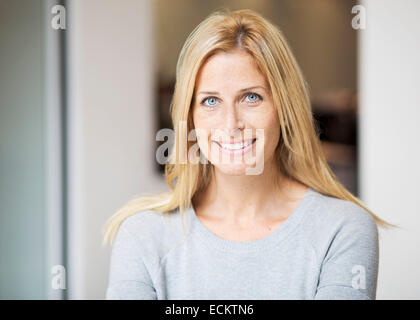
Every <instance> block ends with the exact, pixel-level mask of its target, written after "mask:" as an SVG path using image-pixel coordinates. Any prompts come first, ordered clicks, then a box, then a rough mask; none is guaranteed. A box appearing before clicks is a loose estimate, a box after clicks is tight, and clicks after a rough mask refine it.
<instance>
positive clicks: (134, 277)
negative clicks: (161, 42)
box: [104, 10, 390, 299]
mask: <svg viewBox="0 0 420 320" xmlns="http://www.w3.org/2000/svg"><path fill="white" fill-rule="evenodd" d="M176 76H177V78H176V86H175V92H174V96H173V100H172V104H171V114H172V120H173V123H174V127H175V135H176V140H175V141H176V142H177V143H175V147H174V149H173V152H172V153H171V155H170V161H169V162H168V163H167V164H166V170H165V175H166V179H167V182H168V185H169V186H170V191H169V192H167V193H164V194H160V195H157V196H154V197H142V198H140V199H136V200H133V201H131V202H130V203H128V204H127V205H126V206H124V207H123V208H122V209H120V210H119V211H118V212H117V213H116V214H115V215H113V216H112V217H111V218H110V219H109V221H108V222H107V226H106V227H107V229H106V232H105V236H104V242H107V241H108V240H113V239H114V237H115V242H114V245H113V250H112V257H111V269H110V278H109V286H108V289H107V293H106V297H107V299H375V298H376V284H377V272H378V229H377V223H378V224H380V225H382V226H390V224H388V223H386V222H385V221H383V220H381V219H379V218H378V217H376V216H375V215H374V214H373V213H372V212H370V211H369V210H368V209H367V208H366V207H364V206H363V204H362V203H361V202H360V201H359V200H358V199H357V198H356V197H354V196H353V195H352V194H350V193H349V192H348V191H347V190H346V189H345V188H344V187H343V185H341V184H340V182H339V181H338V180H337V178H336V177H335V176H334V174H333V173H332V171H331V170H330V168H329V167H328V164H327V162H326V160H325V158H324V156H323V154H322V152H321V148H320V142H319V139H318V135H317V131H316V127H315V125H314V121H313V117H312V112H311V107H310V103H309V98H308V90H307V87H306V84H305V81H304V79H303V76H302V73H301V71H300V69H299V67H298V65H297V63H296V61H295V58H294V57H293V55H292V53H291V50H290V49H289V47H288V45H287V43H286V41H285V39H284V37H283V35H282V34H281V32H280V31H279V30H278V29H277V28H276V27H275V26H274V25H273V24H272V23H270V22H269V21H267V20H266V19H264V18H263V17H261V16H260V15H258V14H256V13H255V12H253V11H251V10H239V11H235V12H216V13H213V14H212V15H210V16H209V17H208V18H207V19H205V20H204V21H203V22H202V23H201V24H200V25H199V26H198V27H197V28H196V29H195V30H194V31H193V32H192V33H191V35H190V36H189V37H188V39H187V41H186V42H185V44H184V47H183V48H182V51H181V53H180V57H179V60H178V65H177V74H176ZM182 123H185V124H186V127H187V128H186V129H187V131H188V132H190V131H191V130H193V129H195V130H196V133H198V132H199V133H200V134H196V135H197V142H198V147H199V153H200V161H192V160H191V158H190V157H188V160H187V161H186V162H185V163H183V162H182V161H180V159H181V158H182V156H183V155H182V154H183V150H187V151H188V155H190V154H192V153H191V152H189V151H191V150H192V149H193V148H194V144H193V141H185V139H184V140H182V139H179V138H180V137H182V136H183V135H182V125H181V124H182ZM195 146H197V145H195ZM202 159H205V160H207V161H201V160H202ZM195 160H196V159H195Z"/></svg>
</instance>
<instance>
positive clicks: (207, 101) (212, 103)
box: [201, 97, 217, 107]
mask: <svg viewBox="0 0 420 320" xmlns="http://www.w3.org/2000/svg"><path fill="white" fill-rule="evenodd" d="M201 103H202V104H204V105H205V106H208V107H214V106H215V105H216V104H217V99H216V98H215V97H208V98H205V99H204V100H203V101H202V102H201Z"/></svg>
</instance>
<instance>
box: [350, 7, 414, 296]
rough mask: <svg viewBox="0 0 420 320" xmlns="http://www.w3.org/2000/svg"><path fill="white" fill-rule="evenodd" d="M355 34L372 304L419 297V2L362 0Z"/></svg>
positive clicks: (362, 173) (363, 187)
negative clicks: (372, 239)
mask: <svg viewBox="0 0 420 320" xmlns="http://www.w3.org/2000/svg"><path fill="white" fill-rule="evenodd" d="M363 5H364V6H365V8H366V12H367V25H366V29H365V30H360V31H358V32H360V52H359V58H360V70H359V76H360V78H359V86H360V105H361V113H360V140H359V141H360V143H361V149H360V159H359V160H360V167H361V168H360V169H361V172H360V181H361V182H360V183H361V184H360V189H361V197H362V200H364V201H365V202H366V204H367V205H368V207H370V208H371V209H372V210H374V212H376V213H377V214H378V215H379V216H380V217H381V218H384V219H385V220H387V221H390V222H392V223H396V224H398V225H400V226H401V227H402V229H399V230H395V231H381V233H380V241H381V242H380V246H381V247H380V248H381V250H380V265H379V279H378V281H379V282H378V292H377V298H378V299H420V272H419V270H420V268H419V266H420V201H419V195H418V191H419V187H418V184H419V181H420V169H419V164H420V141H419V140H420V126H419V119H420V103H419V102H420V90H419V74H420V55H419V50H420V20H419V19H418V13H419V12H420V2H419V1H417V0H405V1H392V0H385V1H384V0H369V1H365V2H364V3H363Z"/></svg>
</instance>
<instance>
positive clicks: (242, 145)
mask: <svg viewBox="0 0 420 320" xmlns="http://www.w3.org/2000/svg"><path fill="white" fill-rule="evenodd" d="M256 140H257V138H254V139H251V140H248V141H243V142H237V143H223V142H218V141H214V140H213V142H215V143H217V144H218V145H219V146H220V147H221V148H223V149H225V150H232V151H233V150H242V149H245V148H246V147H248V146H250V145H252V144H253V143H255V141H256Z"/></svg>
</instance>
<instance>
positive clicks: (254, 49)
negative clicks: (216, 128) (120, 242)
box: [103, 9, 394, 244]
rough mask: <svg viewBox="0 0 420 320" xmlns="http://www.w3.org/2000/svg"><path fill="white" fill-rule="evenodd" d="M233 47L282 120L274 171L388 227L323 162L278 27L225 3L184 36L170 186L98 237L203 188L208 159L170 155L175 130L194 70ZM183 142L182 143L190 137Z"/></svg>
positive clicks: (187, 116)
mask: <svg viewBox="0 0 420 320" xmlns="http://www.w3.org/2000/svg"><path fill="white" fill-rule="evenodd" d="M233 49H242V50H246V51H247V52H248V53H249V54H251V55H252V56H253V58H254V59H255V61H256V63H257V65H258V67H259V68H260V71H261V72H262V73H263V74H264V75H265V76H266V78H267V81H268V83H269V85H270V89H271V93H272V98H273V102H274V105H275V106H276V108H277V111H278V116H279V120H280V129H281V137H280V141H279V144H278V146H277V148H276V156H277V159H278V161H277V163H278V166H279V169H280V172H281V173H282V174H284V175H285V176H286V177H288V178H291V179H294V180H296V181H298V182H300V183H303V184H305V185H306V186H309V187H311V188H312V189H314V190H316V191H318V192H320V193H322V194H324V195H327V196H332V197H336V198H339V199H344V200H349V201H351V202H353V203H356V204H357V205H359V206H361V207H362V208H364V209H365V210H367V212H369V214H371V215H372V217H373V218H374V219H375V221H376V222H377V224H378V225H380V226H382V227H393V226H394V225H392V224H390V223H388V222H386V221H384V220H382V219H380V218H379V217H377V216H375V215H374V214H373V212H371V211H370V210H369V209H368V208H366V207H365V206H364V205H363V204H362V203H361V201H360V200H359V199H358V198H356V197H355V196H354V195H352V194H351V193H350V192H349V191H348V190H346V188H345V187H344V186H343V185H342V184H341V183H340V182H339V181H338V179H337V177H336V176H335V175H334V173H333V172H332V170H331V169H330V167H329V165H328V164H327V161H326V159H325V156H324V154H323V152H322V149H321V144H320V140H319V137H318V133H317V131H318V128H317V125H316V123H315V121H314V119H313V116H312V111H311V105H310V100H309V93H308V87H307V84H306V82H305V80H304V78H303V75H302V72H301V70H300V68H299V66H298V64H297V62H296V60H295V58H294V56H293V54H292V52H291V50H290V48H289V46H288V44H287V42H286V40H285V37H284V36H283V34H282V32H281V31H280V30H279V29H278V28H277V27H276V26H275V25H274V24H272V23H271V22H270V21H268V20H266V19H265V18H263V17H262V16H260V15H259V14H257V13H255V12H254V11H252V10H247V9H245V10H237V11H233V12H230V11H229V10H228V9H225V10H220V11H216V12H214V13H212V14H211V15H209V16H208V17H207V18H206V19H205V20H204V21H202V22H201V23H200V24H199V25H198V26H197V27H196V28H195V29H194V30H193V32H192V33H191V34H190V35H189V36H188V38H187V40H186V42H185V44H184V46H183V48H182V50H181V53H180V55H179V59H178V63H177V67H176V84H175V90H174V94H173V97H172V101H171V106H170V111H171V116H172V122H173V124H174V130H175V141H176V142H175V144H174V148H173V149H172V152H171V154H170V156H169V161H168V163H166V165H165V178H166V182H167V184H168V185H169V187H170V190H169V191H168V192H165V193H161V194H158V195H154V196H144V197H140V198H137V199H134V200H132V201H130V202H128V203H127V204H126V205H124V206H123V207H122V208H121V209H119V210H118V211H117V212H116V213H115V214H114V215H112V216H111V217H110V218H109V219H108V221H107V222H106V224H105V226H104V232H103V234H104V237H103V244H106V243H107V242H108V241H110V242H111V243H112V242H113V241H114V238H115V236H116V234H117V231H118V228H119V226H120V225H121V223H122V222H123V221H124V219H126V218H127V217H129V216H131V215H133V214H135V213H137V212H140V211H143V210H153V211H156V212H160V213H164V214H167V213H170V212H172V211H173V210H175V209H178V210H179V211H180V213H181V215H182V216H183V212H184V210H185V209H186V208H188V207H189V206H190V205H191V199H192V197H193V196H194V194H195V193H196V192H197V191H198V190H203V189H205V188H206V186H207V185H208V183H209V181H210V179H211V176H212V170H211V169H210V168H209V166H212V165H211V164H202V163H198V164H192V163H190V162H189V161H187V163H179V162H177V161H175V160H176V159H180V157H181V152H183V150H184V149H183V148H182V146H181V145H180V144H179V143H177V142H178V137H179V135H180V128H179V126H178V125H177V124H179V123H180V122H182V121H186V123H187V130H188V131H187V132H190V130H192V129H193V128H194V124H193V121H192V114H191V110H190V108H191V103H192V100H193V95H194V87H195V82H196V76H197V73H198V71H199V69H200V67H201V66H202V65H203V63H204V62H205V61H206V59H208V58H209V57H210V56H211V55H213V54H215V53H217V52H219V51H225V52H226V51H229V50H233ZM186 143H187V148H189V147H190V146H191V144H192V142H186ZM188 150H189V149H188ZM172 160H174V161H172ZM182 221H183V220H182Z"/></svg>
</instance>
